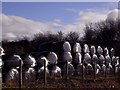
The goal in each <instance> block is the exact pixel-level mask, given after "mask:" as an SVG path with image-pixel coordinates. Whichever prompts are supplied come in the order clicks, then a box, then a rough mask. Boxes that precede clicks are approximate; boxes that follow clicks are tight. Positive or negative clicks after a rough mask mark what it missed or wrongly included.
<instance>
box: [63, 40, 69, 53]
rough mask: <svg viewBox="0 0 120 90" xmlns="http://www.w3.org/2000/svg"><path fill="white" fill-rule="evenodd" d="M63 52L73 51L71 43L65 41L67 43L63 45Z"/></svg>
mask: <svg viewBox="0 0 120 90" xmlns="http://www.w3.org/2000/svg"><path fill="white" fill-rule="evenodd" d="M63 50H64V51H65V52H70V51H71V45H70V43H69V42H68V41H65V42H64V43H63Z"/></svg>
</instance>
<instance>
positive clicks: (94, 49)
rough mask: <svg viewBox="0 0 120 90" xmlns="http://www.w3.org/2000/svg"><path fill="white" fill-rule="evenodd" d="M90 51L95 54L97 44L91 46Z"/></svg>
mask: <svg viewBox="0 0 120 90" xmlns="http://www.w3.org/2000/svg"><path fill="white" fill-rule="evenodd" d="M90 53H91V54H92V55H93V54H95V53H96V48H95V46H93V45H92V46H91V47H90Z"/></svg>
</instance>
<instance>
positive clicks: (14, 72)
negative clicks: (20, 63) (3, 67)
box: [5, 68, 19, 82]
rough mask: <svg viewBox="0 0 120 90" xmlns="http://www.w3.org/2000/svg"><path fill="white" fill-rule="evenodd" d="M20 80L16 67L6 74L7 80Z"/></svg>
mask: <svg viewBox="0 0 120 90" xmlns="http://www.w3.org/2000/svg"><path fill="white" fill-rule="evenodd" d="M18 80H19V72H18V70H17V69H16V68H12V69H11V70H10V71H9V72H8V73H7V75H6V78H5V81H6V82H8V81H14V82H18Z"/></svg>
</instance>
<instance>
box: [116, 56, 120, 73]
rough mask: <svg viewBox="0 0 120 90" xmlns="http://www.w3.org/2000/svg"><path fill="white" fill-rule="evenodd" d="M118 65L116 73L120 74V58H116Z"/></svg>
mask: <svg viewBox="0 0 120 90" xmlns="http://www.w3.org/2000/svg"><path fill="white" fill-rule="evenodd" d="M116 61H117V63H116V64H115V73H118V72H120V62H119V57H118V56H117V57H116Z"/></svg>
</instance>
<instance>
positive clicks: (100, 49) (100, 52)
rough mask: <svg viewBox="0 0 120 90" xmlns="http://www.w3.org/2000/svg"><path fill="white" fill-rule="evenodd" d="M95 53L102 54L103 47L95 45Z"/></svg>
mask: <svg viewBox="0 0 120 90" xmlns="http://www.w3.org/2000/svg"><path fill="white" fill-rule="evenodd" d="M97 54H98V55H102V54H103V49H102V47H101V46H98V47H97Z"/></svg>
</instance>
